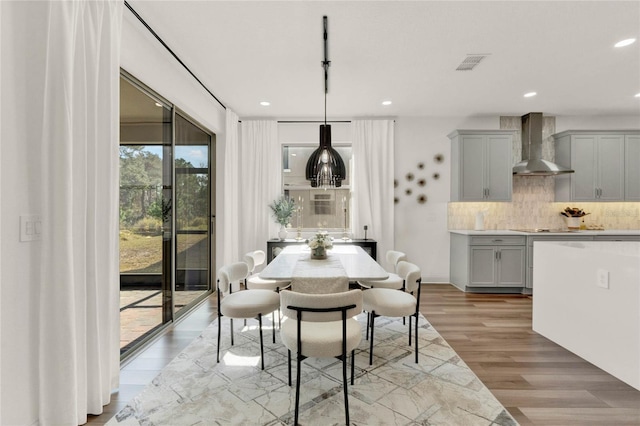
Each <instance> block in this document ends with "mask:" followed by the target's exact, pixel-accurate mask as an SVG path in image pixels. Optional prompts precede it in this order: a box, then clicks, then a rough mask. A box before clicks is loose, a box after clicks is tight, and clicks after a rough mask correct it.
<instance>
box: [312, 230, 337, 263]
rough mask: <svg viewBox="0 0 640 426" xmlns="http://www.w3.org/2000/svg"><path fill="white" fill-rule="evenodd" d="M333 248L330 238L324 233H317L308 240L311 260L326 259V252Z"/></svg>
mask: <svg viewBox="0 0 640 426" xmlns="http://www.w3.org/2000/svg"><path fill="white" fill-rule="evenodd" d="M332 247H333V242H332V240H331V237H330V236H329V234H328V233H326V232H318V233H316V235H314V236H313V238H311V239H310V240H309V248H310V249H311V259H326V258H327V250H328V249H330V248H332Z"/></svg>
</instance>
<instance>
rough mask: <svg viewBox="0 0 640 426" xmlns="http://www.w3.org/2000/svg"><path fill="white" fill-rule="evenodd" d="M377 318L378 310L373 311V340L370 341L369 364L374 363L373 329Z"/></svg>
mask: <svg viewBox="0 0 640 426" xmlns="http://www.w3.org/2000/svg"><path fill="white" fill-rule="evenodd" d="M375 320H376V312H375V311H371V340H370V341H369V365H372V364H373V329H374V328H375V327H374V326H373V325H374V323H375Z"/></svg>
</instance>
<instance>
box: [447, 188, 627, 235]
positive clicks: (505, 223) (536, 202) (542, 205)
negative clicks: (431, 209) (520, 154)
mask: <svg viewBox="0 0 640 426" xmlns="http://www.w3.org/2000/svg"><path fill="white" fill-rule="evenodd" d="M520 179H530V180H532V181H533V180H537V179H538V178H523V177H520ZM544 179H547V178H544ZM532 186H533V185H532ZM514 189H515V182H514ZM551 194H552V195H553V192H551ZM514 195H515V194H514ZM536 195H540V194H536V193H535V192H534V193H532V194H531V195H530V196H529V197H530V198H529V199H528V200H526V201H515V197H514V201H512V202H510V203H484V202H480V203H449V208H448V221H449V222H448V228H449V229H473V228H474V226H475V219H476V213H477V212H479V211H483V212H484V213H485V215H484V227H485V229H529V228H551V229H564V228H566V225H565V223H564V220H563V219H562V216H561V215H560V212H561V211H562V210H564V209H565V207H578V208H581V209H582V210H584V211H585V212H587V213H589V215H587V216H585V217H584V222H585V225H587V226H592V225H601V226H603V227H604V229H638V230H640V203H629V202H625V203H575V202H574V203H568V202H567V203H555V202H549V201H547V200H545V199H544V198H543V199H542V200H540V199H536V198H535V196H536ZM545 197H546V195H545Z"/></svg>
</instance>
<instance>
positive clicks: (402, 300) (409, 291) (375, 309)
mask: <svg viewBox="0 0 640 426" xmlns="http://www.w3.org/2000/svg"><path fill="white" fill-rule="evenodd" d="M397 270H398V275H399V276H400V277H402V278H403V280H404V285H403V290H401V291H398V290H393V289H389V288H370V289H368V290H364V291H363V300H364V301H363V309H364V311H366V312H367V314H368V318H367V327H370V328H371V340H370V341H369V365H371V364H373V331H374V329H375V319H376V317H379V316H385V317H409V346H411V322H412V321H411V319H412V318H415V321H416V322H415V333H416V337H415V342H416V364H417V363H418V317H419V315H420V312H419V310H420V282H421V281H422V278H421V271H420V268H419V267H418V266H417V265H414V264H413V263H409V262H405V261H400V262H398V265H397ZM367 334H369V333H367Z"/></svg>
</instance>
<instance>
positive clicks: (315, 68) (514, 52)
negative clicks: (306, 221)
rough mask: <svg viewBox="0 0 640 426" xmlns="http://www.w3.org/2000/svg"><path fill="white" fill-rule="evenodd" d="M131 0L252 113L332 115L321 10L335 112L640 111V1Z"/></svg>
mask: <svg viewBox="0 0 640 426" xmlns="http://www.w3.org/2000/svg"><path fill="white" fill-rule="evenodd" d="M128 2H129V4H130V5H131V6H132V7H133V8H134V9H135V10H136V11H137V12H138V13H139V14H140V15H141V16H142V17H143V19H145V20H146V21H147V23H148V24H149V25H150V26H151V27H152V28H153V29H154V30H155V31H156V32H157V33H158V34H159V36H160V37H161V38H162V39H163V40H164V41H165V42H166V43H167V44H168V45H169V46H170V47H171V48H172V49H173V50H174V52H175V53H176V54H177V55H178V56H179V57H180V58H181V59H182V61H183V62H184V63H185V64H187V65H188V66H189V68H190V69H191V70H192V71H193V73H194V74H195V75H197V76H198V78H200V80H202V82H203V83H204V84H205V85H206V86H207V87H208V88H209V89H210V90H211V91H212V92H213V93H214V94H215V95H216V97H218V99H220V101H221V102H222V103H224V104H225V105H226V106H228V107H230V108H231V109H233V110H234V111H235V112H236V113H237V114H238V115H239V116H240V117H241V118H249V117H254V118H257V117H265V118H270V117H272V118H279V119H283V118H291V119H295V118H316V119H317V118H321V117H322V116H323V114H324V100H323V96H324V91H323V89H324V86H323V85H324V81H323V69H322V66H321V61H322V60H323V43H322V16H323V15H327V16H328V21H329V22H328V26H329V60H330V61H331V67H330V68H329V94H328V97H327V102H328V105H327V114H328V117H329V119H330V120H331V119H340V118H345V119H347V118H348V119H350V118H355V117H372V116H376V117H377V116H386V117H395V116H487V115H521V114H525V113H528V112H531V111H539V112H544V113H545V114H547V115H556V116H561V115H638V116H639V117H640V98H636V97H634V95H635V94H637V93H640V42H636V43H635V44H633V45H631V46H628V47H625V48H614V47H613V45H614V43H616V42H618V41H620V40H622V39H626V38H631V37H633V38H638V39H640V1H574V2H569V1H410V2H404V1H347V2H345V1H342V2H331V1H257V2H256V1H151V0H128ZM124 13H131V12H129V11H128V10H125V12H124ZM467 54H490V56H488V57H487V58H486V59H484V60H483V61H482V62H481V63H480V64H479V65H478V66H477V67H476V69H474V70H473V71H456V70H455V69H456V67H457V66H458V65H459V64H460V62H462V60H463V59H464V58H465V57H466V55H467ZM530 91H535V92H537V93H538V95H537V96H536V97H533V98H524V97H523V94H524V93H526V92H530ZM386 99H390V100H392V101H393V104H392V105H391V106H387V107H384V106H382V105H381V102H382V101H383V100H386ZM262 100H268V101H270V102H271V106H270V107H262V106H260V105H259V102H260V101H262Z"/></svg>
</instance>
